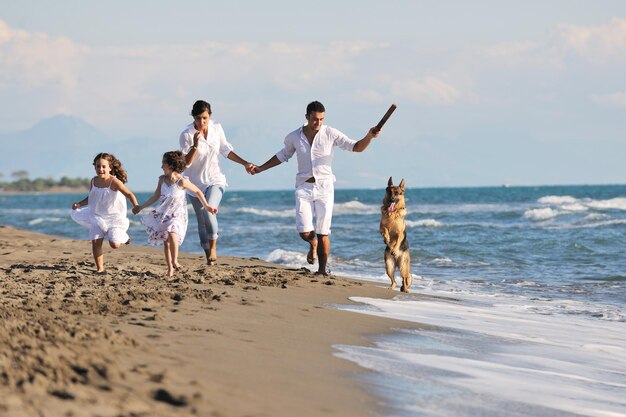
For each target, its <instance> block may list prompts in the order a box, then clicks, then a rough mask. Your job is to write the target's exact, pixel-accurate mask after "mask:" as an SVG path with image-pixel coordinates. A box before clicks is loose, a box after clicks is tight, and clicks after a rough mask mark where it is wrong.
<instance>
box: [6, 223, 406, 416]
mask: <svg viewBox="0 0 626 417" xmlns="http://www.w3.org/2000/svg"><path fill="white" fill-rule="evenodd" d="M203 259H204V257H203V256H201V255H188V254H183V255H182V256H181V259H180V261H181V263H182V264H183V265H184V266H185V268H186V269H185V270H184V271H183V272H179V273H178V274H177V276H175V277H173V278H170V279H167V278H166V277H165V276H164V275H163V274H164V273H165V271H166V266H165V260H164V256H163V253H162V250H159V249H154V248H148V247H140V246H128V247H124V248H122V249H119V250H116V251H114V250H112V249H110V248H108V247H106V249H105V267H106V268H107V271H108V272H107V274H106V275H96V274H94V266H93V259H92V256H91V245H90V243H89V242H87V241H76V240H66V239H61V238H55V237H51V236H46V235H40V234H36V233H32V232H28V231H24V230H20V229H14V228H11V227H5V226H0V285H1V287H0V288H1V291H2V295H1V297H0V416H11V417H22V416H28V417H31V416H102V417H107V416H115V417H119V416H128V417H130V416H241V417H243V416H259V417H260V416H272V417H281V416H290V417H294V416H342V417H349V416H367V415H372V416H375V415H379V414H380V411H381V410H380V408H379V406H378V404H377V400H376V398H374V397H373V396H372V395H371V394H369V393H367V392H366V391H365V388H364V387H363V386H361V385H360V383H359V382H358V379H357V378H356V376H357V375H358V373H359V372H361V370H360V368H358V367H357V366H356V365H354V364H353V363H351V362H348V361H345V360H342V359H339V358H337V357H335V356H333V348H332V345H333V344H360V345H367V344H369V343H370V340H369V339H368V337H367V336H368V335H373V334H380V333H384V332H388V331H389V329H391V328H393V327H398V326H402V327H411V326H412V325H411V324H408V323H401V322H397V321H392V320H386V319H382V318H375V317H371V316H366V315H362V314H357V313H350V312H345V311H340V310H337V309H334V308H333V307H332V306H331V305H333V304H348V303H350V301H349V300H348V297H349V296H354V295H358V296H366V297H378V298H389V297H392V296H394V295H395V294H396V293H394V292H393V291H390V290H387V289H385V288H380V287H376V286H374V285H371V284H367V283H362V282H359V281H354V280H349V279H344V278H320V277H318V276H315V275H313V274H312V273H310V272H308V271H306V270H297V269H288V268H283V267H280V266H277V265H274V264H270V263H267V262H264V261H261V260H259V259H254V258H253V259H240V258H231V257H221V258H220V259H219V262H220V264H219V265H217V266H205V265H204V262H203Z"/></svg>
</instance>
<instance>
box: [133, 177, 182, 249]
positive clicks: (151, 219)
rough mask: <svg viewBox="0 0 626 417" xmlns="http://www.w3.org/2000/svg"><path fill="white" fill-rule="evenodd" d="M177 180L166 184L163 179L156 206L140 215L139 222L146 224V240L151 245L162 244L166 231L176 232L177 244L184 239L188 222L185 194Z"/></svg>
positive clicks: (166, 234) (166, 235)
mask: <svg viewBox="0 0 626 417" xmlns="http://www.w3.org/2000/svg"><path fill="white" fill-rule="evenodd" d="M185 178H186V177H185ZM178 181H180V179H179V180H178ZM178 181H176V182H175V183H173V184H172V185H167V184H166V183H165V180H164V181H163V182H162V183H161V196H160V197H159V203H158V205H157V207H156V208H154V209H152V210H151V211H150V212H149V213H147V214H146V215H144V216H142V217H141V223H142V224H143V225H144V226H146V233H148V242H149V243H150V245H152V246H159V245H162V244H163V242H164V241H166V240H167V237H168V232H172V233H176V236H178V244H179V245H181V244H182V243H183V241H184V240H185V234H186V233H187V223H188V216H187V197H186V195H187V194H186V193H185V190H183V189H181V188H180V187H179V186H178Z"/></svg>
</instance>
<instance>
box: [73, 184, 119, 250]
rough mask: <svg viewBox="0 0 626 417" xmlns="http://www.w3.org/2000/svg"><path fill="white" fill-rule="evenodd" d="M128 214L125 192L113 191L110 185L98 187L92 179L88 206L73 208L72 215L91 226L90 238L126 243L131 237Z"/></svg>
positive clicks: (80, 222)
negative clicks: (129, 234) (128, 231)
mask: <svg viewBox="0 0 626 417" xmlns="http://www.w3.org/2000/svg"><path fill="white" fill-rule="evenodd" d="M112 183H113V180H111V184H112ZM127 214H128V208H127V206H126V197H124V194H122V193H121V192H120V191H113V190H112V189H111V186H110V185H109V186H108V187H103V188H100V187H96V186H95V185H94V183H93V180H91V189H90V190H89V197H88V202H87V206H84V207H81V208H78V209H76V210H72V212H71V214H70V215H71V217H72V219H73V220H74V221H75V222H76V223H78V224H80V225H81V226H85V227H87V228H89V240H97V239H104V238H108V240H109V241H111V242H114V243H126V242H128V239H130V237H129V236H128V233H127V230H128V226H129V225H130V222H129V221H128V217H127Z"/></svg>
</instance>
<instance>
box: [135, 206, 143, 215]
mask: <svg viewBox="0 0 626 417" xmlns="http://www.w3.org/2000/svg"><path fill="white" fill-rule="evenodd" d="M141 210H143V207H141V206H134V207H133V209H132V212H133V214H139V212H140V211H141Z"/></svg>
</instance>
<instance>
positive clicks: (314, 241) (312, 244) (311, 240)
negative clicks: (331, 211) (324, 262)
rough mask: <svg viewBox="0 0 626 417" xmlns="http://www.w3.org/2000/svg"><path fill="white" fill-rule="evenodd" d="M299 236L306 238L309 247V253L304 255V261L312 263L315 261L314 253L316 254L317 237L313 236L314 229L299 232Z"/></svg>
mask: <svg viewBox="0 0 626 417" xmlns="http://www.w3.org/2000/svg"><path fill="white" fill-rule="evenodd" d="M300 237H301V238H302V240H306V241H307V242H308V243H309V245H310V247H309V253H308V254H307V255H306V261H307V262H308V263H309V264H311V265H313V264H314V263H315V260H316V259H315V258H316V254H317V250H318V249H317V238H316V237H315V232H314V231H310V232H303V233H300Z"/></svg>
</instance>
